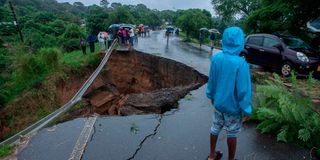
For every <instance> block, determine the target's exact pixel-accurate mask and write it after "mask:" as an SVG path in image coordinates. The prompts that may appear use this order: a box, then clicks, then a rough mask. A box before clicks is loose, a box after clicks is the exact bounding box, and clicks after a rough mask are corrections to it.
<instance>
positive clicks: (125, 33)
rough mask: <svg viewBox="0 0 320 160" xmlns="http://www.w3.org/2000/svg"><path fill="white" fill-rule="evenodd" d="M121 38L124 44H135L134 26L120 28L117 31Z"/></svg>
mask: <svg viewBox="0 0 320 160" xmlns="http://www.w3.org/2000/svg"><path fill="white" fill-rule="evenodd" d="M117 35H118V37H119V40H120V42H121V44H123V45H129V44H130V45H131V46H133V41H134V39H135V33H134V30H133V28H129V27H128V28H124V27H123V28H120V29H119V30H118V32H117Z"/></svg>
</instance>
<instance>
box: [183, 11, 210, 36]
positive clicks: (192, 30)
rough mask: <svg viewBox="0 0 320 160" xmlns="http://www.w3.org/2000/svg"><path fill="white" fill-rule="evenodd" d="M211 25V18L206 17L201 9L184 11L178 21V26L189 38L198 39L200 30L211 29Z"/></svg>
mask: <svg viewBox="0 0 320 160" xmlns="http://www.w3.org/2000/svg"><path fill="white" fill-rule="evenodd" d="M210 23H211V17H208V16H206V15H205V14H204V13H203V12H202V11H201V10H200V9H189V10H186V11H183V12H182V14H181V15H180V16H179V17H178V20H177V25H178V26H179V27H180V28H181V29H182V30H183V31H185V32H186V34H187V37H188V38H189V36H190V35H191V36H192V37H194V38H197V37H198V32H199V29H200V28H202V27H210Z"/></svg>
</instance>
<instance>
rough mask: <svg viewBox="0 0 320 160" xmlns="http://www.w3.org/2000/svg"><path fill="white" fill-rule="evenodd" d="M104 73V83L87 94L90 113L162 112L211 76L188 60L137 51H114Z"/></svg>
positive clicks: (130, 113)
mask: <svg viewBox="0 0 320 160" xmlns="http://www.w3.org/2000/svg"><path fill="white" fill-rule="evenodd" d="M103 76H104V78H103V79H104V81H103V85H102V86H100V87H97V88H95V89H93V90H91V91H89V92H88V93H87V94H86V95H85V96H84V101H85V102H86V105H87V106H88V107H86V110H87V111H86V112H90V113H91V114H92V113H98V114H100V115H122V116H126V115H132V114H149V113H163V112H166V111H168V110H170V109H172V108H176V107H177V104H178V101H179V99H181V98H183V97H185V96H186V95H187V94H188V93H189V92H190V91H191V90H194V89H197V88H199V87H200V86H202V85H203V84H205V83H206V82H207V80H208V78H207V76H205V75H203V74H201V73H199V72H198V71H196V70H194V69H193V68H191V67H189V66H187V65H185V64H182V63H180V62H176V61H173V60H170V59H166V58H162V57H158V56H154V55H150V54H145V53H141V52H138V51H130V52H128V53H121V52H116V51H115V52H114V53H112V54H111V57H110V58H109V61H108V64H107V66H106V68H105V70H104V74H103ZM82 113H84V112H83V111H82Z"/></svg>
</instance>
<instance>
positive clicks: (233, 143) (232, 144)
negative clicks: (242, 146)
mask: <svg viewBox="0 0 320 160" xmlns="http://www.w3.org/2000/svg"><path fill="white" fill-rule="evenodd" d="M227 143H228V153H229V156H228V159H229V160H234V158H235V155H236V149H237V138H228V139H227Z"/></svg>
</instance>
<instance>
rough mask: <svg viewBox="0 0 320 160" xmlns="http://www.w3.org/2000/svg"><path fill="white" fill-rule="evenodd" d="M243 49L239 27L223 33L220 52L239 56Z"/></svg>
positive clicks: (242, 39)
mask: <svg viewBox="0 0 320 160" xmlns="http://www.w3.org/2000/svg"><path fill="white" fill-rule="evenodd" d="M243 49H244V33H243V31H242V30H241V29H240V28H239V27H230V28H227V29H226V30H225V31H224V32H223V37H222V51H223V53H225V54H231V55H239V54H240V53H241V51H242V50H243Z"/></svg>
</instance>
